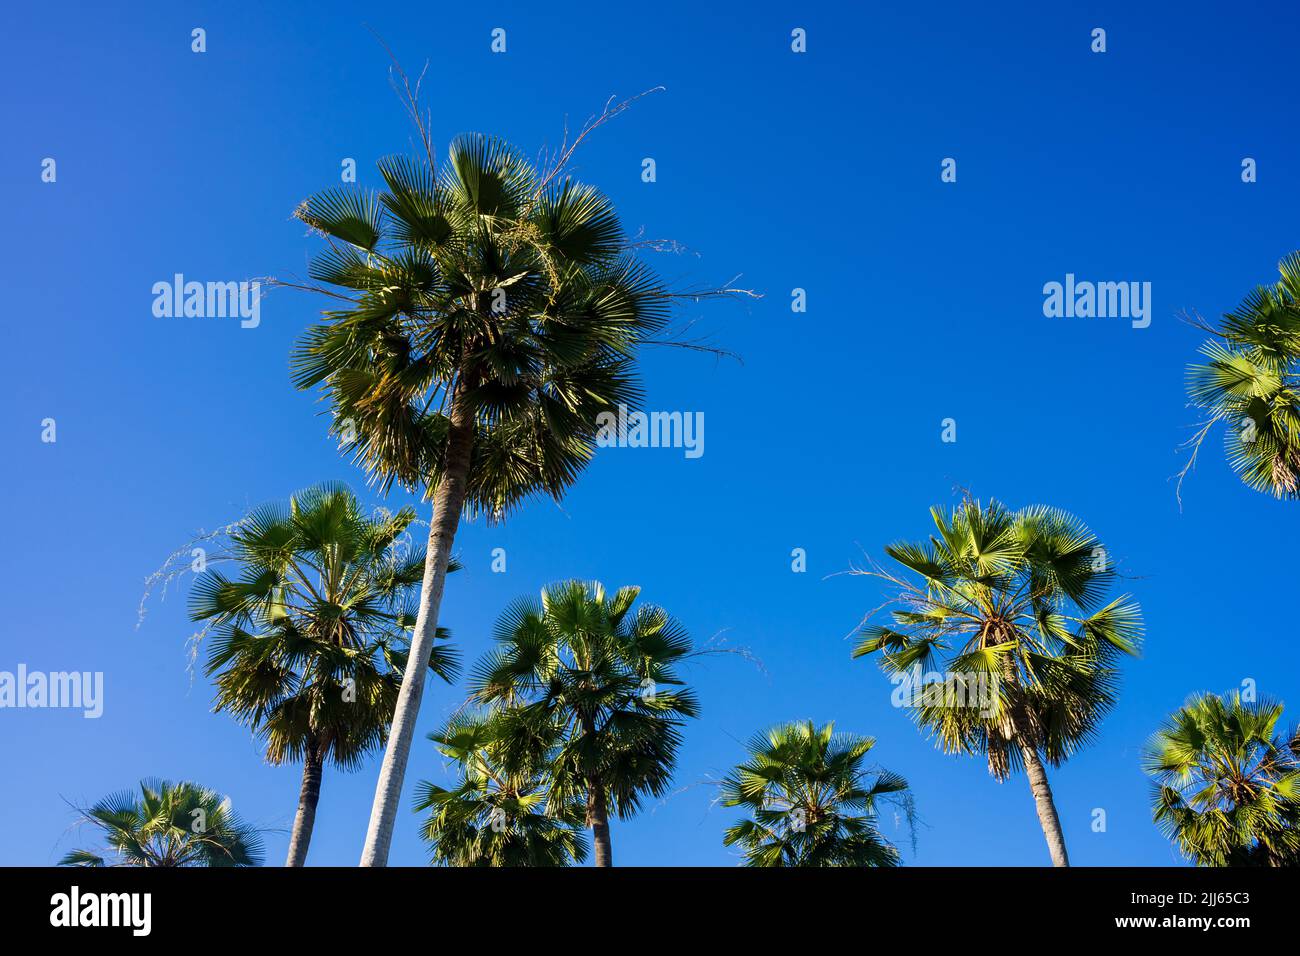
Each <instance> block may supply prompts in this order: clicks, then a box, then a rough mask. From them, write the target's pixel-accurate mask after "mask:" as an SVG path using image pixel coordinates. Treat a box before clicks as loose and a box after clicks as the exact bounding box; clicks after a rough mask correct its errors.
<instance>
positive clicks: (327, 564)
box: [190, 484, 457, 865]
mask: <svg viewBox="0 0 1300 956" xmlns="http://www.w3.org/2000/svg"><path fill="white" fill-rule="evenodd" d="M414 517H415V515H414V512H413V511H412V510H411V509H409V508H406V509H402V510H401V511H398V512H397V513H395V514H391V513H388V512H383V511H381V512H379V513H378V514H377V515H376V516H374V517H371V516H367V515H366V514H364V513H362V511H361V508H360V506H359V505H358V503H357V499H356V497H355V496H354V495H353V494H352V493H351V492H350V491H348V489H347V488H345V487H343V486H341V485H328V484H327V485H321V486H319V487H316V488H312V489H309V490H307V491H304V492H301V493H299V494H297V495H294V496H293V497H292V498H291V499H290V500H289V504H288V507H287V508H284V507H281V506H279V505H268V506H266V507H262V508H259V509H257V510H256V511H254V512H253V513H252V514H250V515H249V516H248V517H247V518H245V519H244V520H243V521H242V522H240V523H239V524H237V525H235V526H234V528H233V529H232V530H231V532H230V534H229V539H230V540H229V547H228V548H227V549H226V550H225V552H224V553H222V554H220V555H219V556H218V558H217V560H225V561H230V562H233V563H234V564H235V565H236V566H237V567H238V574H237V576H236V577H235V578H233V579H232V578H230V577H227V575H226V574H224V573H223V572H222V571H221V570H219V569H218V568H215V567H210V568H209V569H208V570H207V571H206V572H205V573H204V574H203V575H202V576H201V577H200V578H199V580H198V582H197V583H196V584H195V586H194V589H193V591H192V592H191V596H190V611H191V616H192V617H193V618H194V619H195V620H198V621H204V622H206V624H207V627H208V628H209V629H212V630H214V631H215V634H214V635H213V637H212V638H211V643H210V646H209V653H208V661H207V673H208V674H209V675H215V683H216V689H217V693H216V705H215V709H216V710H218V711H221V710H225V711H228V712H230V713H231V714H232V715H233V716H234V717H235V719H236V720H238V721H240V722H241V723H243V724H246V725H247V726H249V727H251V728H252V730H253V731H254V733H256V734H257V735H259V736H260V737H261V738H262V739H263V740H264V741H265V742H266V758H267V760H268V761H270V762H271V763H273V764H280V763H285V762H297V761H302V762H303V787H302V797H301V800H300V806H299V814H298V817H297V818H296V820H295V825H294V831H293V836H292V838H291V841H290V854H289V865H301V864H302V862H304V860H305V858H306V853H307V847H308V845H309V843H310V839H311V830H312V825H313V823H314V820H315V812H316V803H317V800H318V799H319V793H320V777H321V770H322V767H323V765H324V764H325V763H326V762H332V763H333V764H335V765H336V766H338V767H340V768H343V769H345V770H350V769H355V768H356V767H358V766H359V765H360V764H361V763H362V761H363V760H364V758H365V757H366V756H367V755H368V754H369V753H371V752H372V751H373V750H374V749H375V748H376V747H378V746H379V745H380V744H382V743H383V741H384V739H385V736H386V734H387V732H388V726H389V722H390V721H391V720H392V715H393V710H394V708H395V707H396V704H397V697H398V693H399V690H400V688H401V684H402V680H403V673H404V669H405V668H406V664H407V649H408V646H409V642H410V630H411V628H412V627H413V625H414V623H415V613H414V604H415V596H414V593H413V591H414V589H415V587H417V586H418V585H419V583H420V580H421V577H422V576H423V573H424V560H425V556H424V550H423V549H422V548H419V547H414V548H409V549H408V548H405V547H404V544H405V538H404V536H405V533H406V529H407V528H408V527H409V525H410V524H411V522H412V521H413V520H414ZM441 636H442V637H443V638H445V637H446V634H445V632H443V633H442V634H441ZM456 664H457V658H456V654H455V652H454V651H453V650H452V649H451V648H450V647H449V645H448V644H447V643H446V641H445V640H444V641H442V642H440V643H438V644H436V645H435V646H434V649H433V651H432V653H431V655H430V659H429V670H430V671H432V673H434V674H436V675H437V676H439V677H442V678H443V679H446V680H450V679H451V677H452V676H453V674H454V673H455V670H456Z"/></svg>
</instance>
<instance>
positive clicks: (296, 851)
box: [284, 742, 325, 866]
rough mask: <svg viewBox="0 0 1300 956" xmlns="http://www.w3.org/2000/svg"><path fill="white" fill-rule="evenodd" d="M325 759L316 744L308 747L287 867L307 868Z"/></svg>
mask: <svg viewBox="0 0 1300 956" xmlns="http://www.w3.org/2000/svg"><path fill="white" fill-rule="evenodd" d="M324 764H325V759H324V754H323V753H322V751H321V748H320V747H319V746H318V745H317V744H316V743H314V742H313V743H311V744H309V745H308V747H307V754H306V756H305V757H303V761H302V788H301V789H300V790H299V792H298V812H297V814H296V815H295V816H294V818H293V833H292V834H291V835H290V837H289V858H288V859H287V860H285V861H284V865H285V866H305V865H306V864H307V847H308V846H309V845H310V844H311V831H312V828H313V827H315V826H316V804H317V803H318V802H320V778H321V771H322V769H323V768H324Z"/></svg>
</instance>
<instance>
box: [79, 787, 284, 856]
mask: <svg viewBox="0 0 1300 956" xmlns="http://www.w3.org/2000/svg"><path fill="white" fill-rule="evenodd" d="M81 815H82V822H84V823H88V824H90V825H91V826H93V827H95V828H96V829H97V830H99V831H100V832H101V834H102V837H103V842H104V848H103V849H98V850H73V851H72V852H71V853H69V854H67V855H66V856H64V857H63V859H61V860H60V861H59V865H60V866H260V865H261V863H262V841H261V837H260V835H259V834H258V832H257V830H255V829H253V828H252V827H250V826H248V825H247V824H245V823H243V822H242V821H240V819H239V817H238V815H237V814H236V813H235V812H234V811H233V810H231V809H230V802H229V800H226V799H224V798H223V797H222V796H221V794H219V793H217V792H216V791H215V790H209V789H207V788H206V787H201V786H199V785H198V784H197V783H184V782H182V783H171V782H169V781H167V780H142V781H141V782H140V792H139V793H136V792H135V791H134V790H125V791H123V792H121V793H115V794H113V795H111V796H108V797H105V798H104V799H103V800H101V801H99V802H98V803H96V804H95V805H94V806H92V807H89V808H87V809H85V810H82V811H81Z"/></svg>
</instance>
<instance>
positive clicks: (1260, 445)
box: [1184, 252, 1300, 498]
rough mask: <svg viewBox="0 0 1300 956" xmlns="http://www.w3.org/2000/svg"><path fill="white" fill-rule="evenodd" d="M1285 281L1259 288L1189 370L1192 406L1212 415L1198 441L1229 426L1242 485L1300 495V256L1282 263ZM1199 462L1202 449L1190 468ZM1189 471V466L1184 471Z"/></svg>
mask: <svg viewBox="0 0 1300 956" xmlns="http://www.w3.org/2000/svg"><path fill="white" fill-rule="evenodd" d="M1278 269H1279V271H1280V272H1281V274H1282V278H1281V279H1280V280H1279V281H1278V282H1277V283H1276V284H1275V285H1272V286H1260V287H1258V288H1256V289H1255V290H1254V291H1253V292H1251V293H1250V294H1249V295H1247V296H1246V297H1245V299H1243V300H1242V302H1241V305H1239V306H1238V307H1237V310H1236V311H1235V312H1229V313H1228V314H1226V315H1225V316H1224V317H1223V321H1222V322H1221V323H1220V324H1219V325H1218V326H1217V327H1215V328H1211V329H1207V330H1208V331H1210V332H1212V333H1213V335H1214V338H1213V339H1211V340H1210V341H1208V342H1206V343H1205V344H1204V345H1202V346H1201V354H1202V355H1204V356H1205V358H1206V361H1205V362H1202V363H1199V364H1195V365H1191V366H1189V367H1188V370H1187V388H1188V393H1189V395H1190V396H1191V399H1192V402H1193V404H1195V405H1196V406H1197V407H1198V408H1201V409H1202V410H1204V411H1206V412H1208V413H1209V415H1210V418H1209V420H1208V421H1206V422H1204V423H1202V427H1201V430H1200V431H1199V432H1198V433H1197V435H1196V437H1195V438H1194V439H1193V440H1192V444H1193V446H1199V445H1200V442H1201V440H1202V439H1203V438H1204V437H1205V436H1206V434H1207V433H1208V432H1209V430H1210V429H1211V428H1212V427H1213V426H1214V425H1215V424H1216V423H1218V422H1223V423H1224V424H1225V425H1226V428H1225V430H1224V443H1225V448H1226V451H1227V456H1228V461H1229V463H1230V464H1231V465H1232V468H1233V470H1234V471H1236V472H1237V473H1238V474H1239V475H1240V476H1241V480H1242V481H1244V482H1245V483H1246V484H1247V485H1249V486H1250V487H1252V488H1254V489H1255V490H1257V491H1264V492H1268V493H1270V494H1273V495H1274V496H1276V497H1278V498H1297V497H1300V252H1294V253H1292V254H1291V255H1289V256H1287V257H1286V258H1285V259H1283V260H1282V261H1281V262H1280V263H1278ZM1194 461H1195V451H1193V455H1192V458H1191V460H1189V462H1188V468H1190V467H1191V465H1192V463H1193V462H1194ZM1184 471H1186V469H1184Z"/></svg>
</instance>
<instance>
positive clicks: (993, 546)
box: [853, 501, 1142, 780]
mask: <svg viewBox="0 0 1300 956" xmlns="http://www.w3.org/2000/svg"><path fill="white" fill-rule="evenodd" d="M931 516H932V517H933V519H934V523H935V527H936V528H937V530H938V534H937V535H932V536H931V537H930V539H929V541H926V542H920V543H908V542H904V543H898V544H893V545H890V546H888V547H887V548H885V553H886V554H888V555H889V556H890V557H891V558H893V559H894V560H895V561H896V562H898V563H899V564H900V565H902V566H903V567H904V568H905V569H907V570H908V571H912V572H914V573H916V574H917V575H919V576H920V578H921V582H920V583H919V584H918V583H915V582H912V581H909V580H906V579H904V578H902V577H896V576H894V575H892V574H883V573H882V576H884V577H886V578H887V579H888V580H890V581H892V582H893V583H895V584H897V585H899V586H900V588H901V591H900V593H899V595H898V601H899V604H900V605H901V606H900V607H899V608H898V609H896V610H895V611H894V612H893V619H894V625H895V626H892V627H891V626H880V625H871V624H867V625H865V626H864V627H863V628H862V635H863V640H862V642H861V643H860V644H858V646H857V648H856V649H855V650H854V652H853V653H854V656H855V657H861V656H864V655H868V654H873V653H876V652H880V653H881V654H882V657H881V664H882V666H883V667H884V669H885V670H886V671H887V672H889V673H892V674H896V675H908V674H909V673H915V670H914V669H915V668H917V667H918V666H919V667H920V668H921V669H923V670H935V671H939V672H941V673H944V674H945V675H951V676H952V678H953V683H955V684H957V685H958V686H959V687H965V688H966V689H967V690H969V692H970V693H969V695H968V696H967V698H966V703H967V706H954V703H958V702H956V701H954V700H953V694H952V693H951V691H950V690H949V691H948V692H946V693H945V694H944V695H936V694H934V693H927V688H926V687H925V686H912V687H910V688H909V690H910V692H911V698H910V699H909V700H908V702H907V703H908V704H909V705H911V706H912V713H913V715H914V717H915V719H916V720H917V722H918V723H919V724H920V725H921V726H922V727H924V728H926V729H927V730H929V731H930V732H932V733H933V734H934V735H935V736H936V737H937V740H938V743H939V745H940V746H941V747H942V748H943V749H944V751H945V752H950V753H968V754H984V755H985V756H986V757H987V758H988V763H989V770H990V772H991V773H993V775H994V776H995V777H997V778H998V779H1000V780H1001V779H1005V778H1006V777H1007V776H1008V775H1009V774H1010V773H1011V772H1012V771H1013V769H1015V768H1016V767H1018V766H1019V765H1020V757H1021V754H1020V752H1019V751H1020V747H1019V744H1020V743H1021V742H1025V743H1028V744H1030V745H1031V746H1033V747H1034V748H1036V749H1038V750H1040V751H1041V752H1042V753H1043V755H1044V756H1045V757H1047V759H1048V760H1049V761H1050V762H1052V763H1053V764H1056V763H1059V762H1060V761H1062V760H1065V759H1066V758H1067V757H1069V756H1070V754H1071V753H1073V752H1074V750H1075V749H1077V748H1078V747H1079V746H1081V745H1083V744H1084V743H1086V742H1088V741H1089V740H1091V739H1092V737H1093V736H1094V734H1095V733H1096V731H1097V727H1098V724H1099V722H1100V720H1101V718H1102V717H1103V716H1104V715H1105V713H1106V712H1107V710H1109V708H1110V707H1111V705H1112V704H1113V703H1114V700H1115V682H1116V670H1115V664H1116V662H1117V657H1118V655H1120V654H1134V653H1136V652H1137V650H1138V647H1139V644H1140V641H1141V632H1142V625H1141V615H1140V611H1139V609H1138V607H1137V605H1136V604H1135V603H1133V602H1132V601H1131V600H1130V599H1129V598H1128V596H1127V595H1124V596H1121V597H1117V598H1114V599H1111V600H1109V601H1106V595H1107V592H1108V590H1109V587H1110V585H1111V583H1112V582H1113V581H1114V579H1115V571H1114V567H1113V564H1112V562H1111V561H1110V559H1109V557H1108V556H1107V554H1106V552H1105V550H1104V549H1103V548H1102V546H1101V544H1100V542H1099V541H1098V540H1097V538H1096V537H1095V536H1094V535H1093V534H1092V532H1090V531H1089V530H1088V529H1087V528H1086V527H1085V526H1084V525H1083V524H1082V523H1081V522H1080V521H1078V519H1076V518H1074V517H1073V516H1071V515H1069V514H1066V513H1065V512H1063V511H1059V510H1057V509H1053V508H1044V507H1031V508H1025V509H1023V510H1021V511H1014V512H1013V511H1010V510H1008V509H1007V508H1005V507H1004V506H1003V505H1001V504H999V503H997V502H996V501H994V502H990V503H989V504H988V505H987V506H984V505H981V504H980V503H979V502H977V501H965V502H963V503H962V504H961V505H960V506H959V507H957V508H956V509H954V510H953V511H952V512H951V513H950V514H948V513H945V512H944V511H943V510H941V509H939V508H934V509H931ZM1103 602H1105V603H1103ZM981 675H982V676H983V677H984V678H986V683H985V685H984V686H986V687H988V688H991V689H992V697H991V699H990V700H989V701H988V702H987V703H988V704H989V706H987V707H985V706H979V702H978V701H976V700H975V698H976V697H977V696H978V694H977V693H976V690H977V687H976V684H977V683H978V679H979V678H980V677H981Z"/></svg>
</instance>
